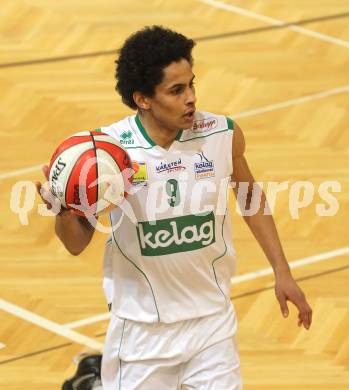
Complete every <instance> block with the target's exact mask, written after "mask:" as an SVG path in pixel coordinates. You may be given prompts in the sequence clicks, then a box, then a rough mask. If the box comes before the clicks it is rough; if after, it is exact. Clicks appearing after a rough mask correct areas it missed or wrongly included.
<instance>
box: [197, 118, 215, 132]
mask: <svg viewBox="0 0 349 390" xmlns="http://www.w3.org/2000/svg"><path fill="white" fill-rule="evenodd" d="M217 126H218V119H216V118H208V119H201V120H198V121H194V123H193V128H192V130H193V131H194V132H195V133H204V132H205V131H209V130H213V129H215V128H216V127H217Z"/></svg>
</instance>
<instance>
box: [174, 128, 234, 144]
mask: <svg viewBox="0 0 349 390" xmlns="http://www.w3.org/2000/svg"><path fill="white" fill-rule="evenodd" d="M225 131H230V129H225V130H220V131H216V132H215V133H211V134H207V135H200V136H199V137H193V138H188V139H183V140H180V139H179V140H178V142H187V141H191V140H193V139H198V138H206V137H210V136H211V135H215V134H219V133H224V132H225Z"/></svg>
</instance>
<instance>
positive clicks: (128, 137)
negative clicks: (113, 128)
mask: <svg viewBox="0 0 349 390" xmlns="http://www.w3.org/2000/svg"><path fill="white" fill-rule="evenodd" d="M120 143H121V145H133V144H134V143H135V141H134V139H133V133H132V131H131V130H128V131H124V132H122V133H121V135H120Z"/></svg>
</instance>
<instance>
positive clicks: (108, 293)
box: [103, 238, 114, 305]
mask: <svg viewBox="0 0 349 390" xmlns="http://www.w3.org/2000/svg"><path fill="white" fill-rule="evenodd" d="M112 251H113V242H112V239H111V238H109V240H108V241H107V242H106V243H105V250H104V259H103V290H104V295H105V298H106V300H107V303H108V305H109V304H111V303H112V301H113V293H114V288H113V269H112Z"/></svg>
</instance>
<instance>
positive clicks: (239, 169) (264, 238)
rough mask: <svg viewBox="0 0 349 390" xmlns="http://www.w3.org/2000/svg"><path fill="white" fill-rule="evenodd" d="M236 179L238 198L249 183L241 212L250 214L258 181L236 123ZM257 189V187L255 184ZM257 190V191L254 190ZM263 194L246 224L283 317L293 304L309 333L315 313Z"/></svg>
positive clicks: (234, 140) (300, 323)
mask: <svg viewBox="0 0 349 390" xmlns="http://www.w3.org/2000/svg"><path fill="white" fill-rule="evenodd" d="M232 147H233V153H232V154H233V175H232V180H233V181H234V182H235V183H236V185H235V188H234V193H235V196H236V197H237V194H238V189H239V183H242V182H245V183H246V182H247V183H249V185H248V192H247V199H246V204H243V205H241V209H242V210H244V209H246V210H248V209H249V207H250V203H251V200H252V194H253V192H252V191H253V184H254V183H255V179H254V177H253V175H252V173H251V171H250V169H249V167H248V164H247V161H246V158H245V156H244V153H245V139H244V135H243V133H242V131H241V129H240V127H239V126H238V125H237V124H236V123H234V136H233V146H232ZM255 186H256V183H255ZM255 188H256V187H255ZM260 191H261V202H260V207H259V210H258V212H256V213H255V214H254V215H251V216H244V220H245V221H246V223H247V225H248V226H249V228H250V230H251V231H252V233H253V235H254V236H255V238H256V239H257V241H258V243H259V245H260V246H261V248H262V249H263V252H264V253H265V255H266V257H267V259H268V261H269V263H270V264H271V266H272V268H273V270H274V275H275V295H276V297H277V299H278V301H279V304H280V309H281V312H282V314H283V315H284V317H287V316H288V314H289V311H288V307H287V301H291V302H292V303H293V304H294V305H295V306H296V307H297V308H298V312H299V314H298V326H301V325H302V324H303V326H304V327H305V328H306V329H309V327H310V325H311V321H312V310H311V307H310V306H309V304H308V302H307V300H306V298H305V295H304V293H303V291H302V290H301V288H300V287H299V286H298V284H297V283H296V281H295V280H294V279H293V277H292V274H291V271H290V268H289V265H288V263H287V260H286V257H285V254H284V252H283V249H282V246H281V243H280V239H279V235H278V233H277V230H276V226H275V223H274V219H273V217H272V216H271V215H266V214H265V213H264V209H265V206H266V204H267V201H266V197H265V194H264V192H263V191H262V190H260Z"/></svg>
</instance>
